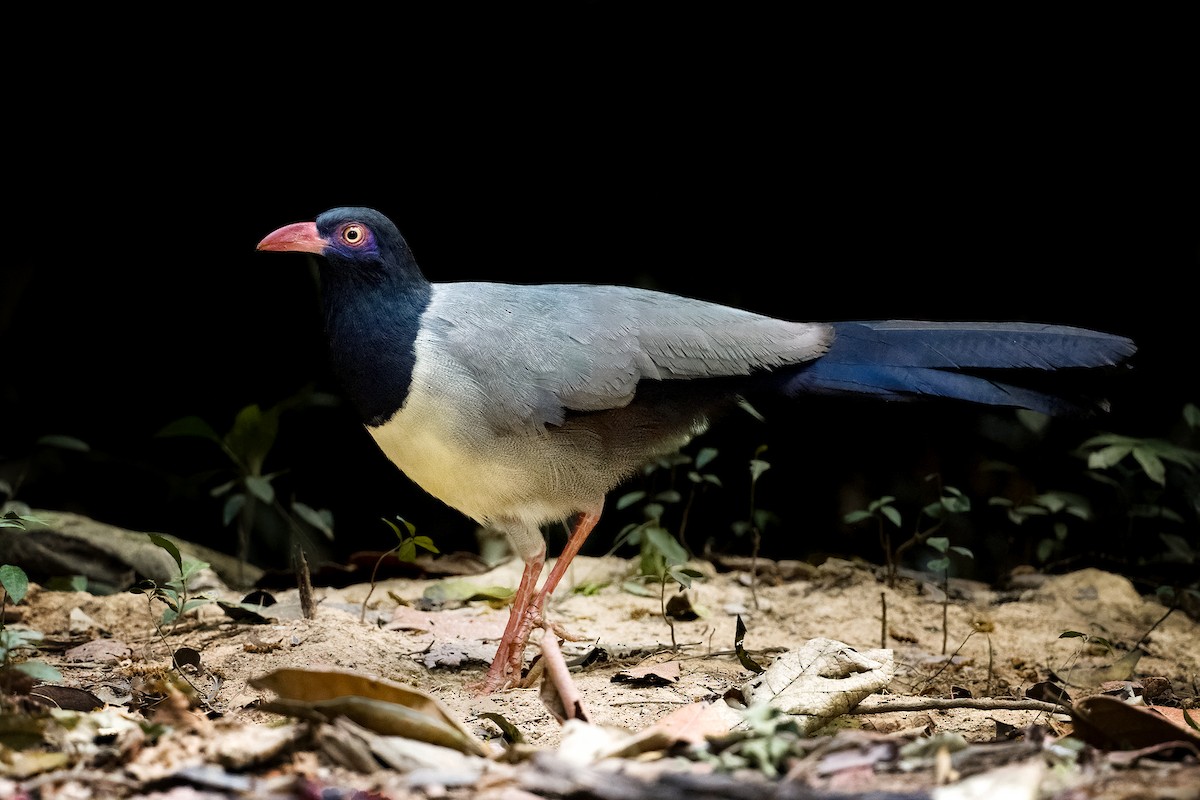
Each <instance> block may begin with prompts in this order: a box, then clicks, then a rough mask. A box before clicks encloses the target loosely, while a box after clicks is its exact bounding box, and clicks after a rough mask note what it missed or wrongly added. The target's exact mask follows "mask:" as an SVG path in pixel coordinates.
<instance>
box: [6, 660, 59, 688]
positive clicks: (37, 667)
mask: <svg viewBox="0 0 1200 800" xmlns="http://www.w3.org/2000/svg"><path fill="white" fill-rule="evenodd" d="M17 669H18V670H20V671H21V672H24V673H25V674H26V675H28V676H30V677H31V678H35V679H37V680H39V681H41V682H42V683H62V680H63V674H62V673H61V672H59V671H58V670H56V669H55V668H54V667H52V666H50V665H49V664H46V663H44V662H42V661H23V662H21V663H20V664H17Z"/></svg>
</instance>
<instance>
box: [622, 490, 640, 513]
mask: <svg viewBox="0 0 1200 800" xmlns="http://www.w3.org/2000/svg"><path fill="white" fill-rule="evenodd" d="M645 496H646V493H645V492H643V491H641V490H640V489H639V490H637V491H634V492H627V493H626V494H623V495H621V496H620V497H619V498H617V509H618V510H620V509H625V508H629V507H630V506H631V505H633V504H634V503H637V502H639V501H640V500H641V499H642V498H644V497H645Z"/></svg>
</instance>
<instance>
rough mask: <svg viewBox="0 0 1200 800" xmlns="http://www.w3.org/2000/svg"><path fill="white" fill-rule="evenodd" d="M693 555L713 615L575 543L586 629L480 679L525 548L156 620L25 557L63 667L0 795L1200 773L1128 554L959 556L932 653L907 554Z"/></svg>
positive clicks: (696, 785) (1175, 658)
mask: <svg viewBox="0 0 1200 800" xmlns="http://www.w3.org/2000/svg"><path fill="white" fill-rule="evenodd" d="M694 567H695V569H696V570H697V571H698V572H699V573H702V577H701V578H698V579H696V580H695V581H694V582H693V583H692V585H691V586H690V587H689V590H688V591H689V596H690V599H689V606H690V607H692V608H694V609H700V610H701V613H699V614H698V615H697V616H696V618H695V619H686V618H684V619H679V618H673V619H672V620H671V621H670V625H668V621H667V620H664V619H663V617H662V614H661V606H660V604H659V598H658V597H653V596H652V597H647V596H642V595H640V594H632V593H629V592H624V591H622V590H621V588H620V587H621V585H622V584H623V583H624V582H625V580H626V579H627V578H629V577H630V576H632V575H633V574H635V572H636V568H637V566H636V563H633V562H630V561H626V560H623V559H617V558H611V557H610V558H586V557H580V558H578V559H576V560H575V562H574V563H573V564H572V567H571V569H570V570H569V572H568V576H567V578H566V579H565V580H564V582H563V584H562V587H561V588H560V590H559V592H557V593H556V595H555V597H554V598H553V601H552V605H551V608H550V609H549V614H550V615H552V617H553V619H554V620H555V621H556V622H557V623H560V624H562V625H563V626H565V627H566V628H567V629H568V630H571V631H573V632H575V633H580V634H585V635H586V636H587V637H589V638H588V639H587V640H585V641H581V642H562V643H561V646H559V643H558V642H557V641H556V640H554V641H547V642H545V643H544V644H546V645H547V647H544V648H543V652H542V653H540V654H537V658H536V659H535V661H536V662H538V666H539V669H538V670H536V672H537V673H538V674H540V675H543V677H541V678H539V679H536V680H533V681H532V682H531V685H530V686H529V688H518V689H511V690H508V691H504V692H499V693H496V694H493V695H489V696H484V697H480V696H477V695H475V694H474V693H472V691H471V688H470V687H471V685H472V684H473V683H474V682H476V681H477V680H478V679H479V678H480V677H481V675H482V674H483V672H484V670H486V667H487V663H488V661H489V660H490V658H491V655H492V654H494V652H495V648H496V640H497V639H498V636H499V633H500V632H501V631H502V630H503V628H504V623H505V622H506V620H507V608H505V607H504V606H503V605H502V603H501V602H498V601H501V600H503V597H504V591H503V590H504V587H507V586H514V585H516V580H517V578H518V577H519V570H520V564H519V562H510V563H507V564H504V565H501V566H500V567H497V568H495V569H493V570H491V571H490V572H487V573H482V574H479V575H477V576H474V577H473V578H472V582H473V583H472V584H471V585H467V584H463V583H462V582H461V581H457V579H450V580H454V581H456V582H454V583H451V582H450V580H444V579H440V578H422V577H419V576H417V577H411V578H407V577H406V578H391V579H388V580H385V581H380V582H379V584H378V585H377V586H376V587H374V589H375V590H379V589H383V590H384V591H374V592H372V587H371V586H370V585H368V584H365V583H364V584H350V585H347V586H343V587H338V588H334V587H326V588H318V590H317V596H318V600H319V602H318V604H317V614H316V616H315V617H314V618H312V619H304V618H303V617H302V616H301V615H297V614H289V613H287V612H286V611H285V609H287V608H289V607H294V605H295V599H294V597H292V596H291V595H293V594H294V592H287V591H283V592H277V595H278V600H279V604H278V606H269V607H260V608H258V613H259V615H261V616H262V617H263V619H262V620H261V621H260V620H254V621H253V622H251V621H248V620H237V619H231V618H230V617H228V616H227V615H226V614H224V613H222V610H221V605H220V604H219V603H210V604H205V605H201V606H198V607H197V608H195V609H194V610H193V611H192V612H190V614H189V615H187V616H185V618H184V619H181V620H180V621H179V623H178V624H177V625H176V626H175V627H174V628H173V629H170V630H169V631H168V632H166V633H165V634H164V632H163V631H162V630H160V629H158V628H156V625H155V622H156V619H155V613H154V612H152V611H151V610H150V609H148V607H147V603H146V598H145V597H144V596H140V595H134V594H131V593H119V594H112V595H104V596H94V595H91V594H88V593H85V592H54V591H48V590H45V589H43V588H41V587H39V586H36V585H33V586H31V587H30V590H29V593H28V596H27V597H26V598H25V599H24V601H23V603H22V606H21V607H22V609H23V612H24V613H23V615H22V617H21V621H20V623H19V624H20V625H21V626H24V627H25V628H28V629H29V630H31V631H38V632H40V633H42V634H43V635H44V639H43V640H42V642H41V644H40V646H39V649H38V651H37V653H36V655H37V658H39V659H40V660H42V661H44V662H47V663H48V664H50V665H52V666H53V667H55V668H57V669H58V670H59V671H60V672H61V674H62V675H63V679H62V681H60V682H56V684H54V685H42V686H41V687H38V686H36V685H34V686H27V687H25V688H24V689H23V690H22V689H21V688H19V687H9V688H6V690H5V692H6V693H5V696H4V698H3V710H4V714H3V717H2V720H3V721H2V722H0V796H4V797H9V796H11V797H14V798H25V797H28V798H40V797H58V796H62V797H85V798H86V797H97V798H99V797H105V798H108V797H112V798H124V797H142V796H152V795H153V794H154V793H155V792H164V791H169V790H176V791H181V792H190V793H191V794H190V795H189V794H180V795H179V796H203V797H278V798H292V797H296V798H299V797H309V796H314V795H317V794H320V793H322V792H324V793H325V795H324V796H329V797H352V796H356V795H355V794H354V793H355V792H358V793H360V794H359V795H357V796H359V797H395V798H402V797H430V796H439V797H447V796H448V797H456V796H457V797H495V798H506V797H513V796H522V797H529V796H532V797H563V796H567V795H570V796H573V797H578V798H588V797H595V798H608V797H614V798H615V797H620V798H622V800H634V799H635V798H640V797H646V798H650V797H654V798H673V797H680V798H682V797H686V796H693V795H694V794H695V793H697V792H702V793H704V794H705V795H706V796H709V797H713V798H721V797H729V798H737V797H746V796H752V794H751V793H752V792H757V794H758V796H779V797H784V796H801V795H802V794H803V793H804V792H809V793H810V795H811V796H817V797H819V796H822V793H829V794H834V795H837V794H841V795H842V796H844V795H845V794H846V793H855V792H857V793H867V792H876V793H880V796H883V793H888V792H890V793H893V796H896V797H900V796H903V797H913V798H916V797H930V798H937V800H955V798H968V797H979V796H989V795H988V787H989V786H1004V787H1006V788H1005V791H1007V792H1008V794H1007V795H1006V796H1010V797H1016V798H1023V797H1029V798H1046V797H1052V798H1058V797H1061V798H1068V797H1070V798H1072V800H1073V799H1074V798H1092V797H1094V798H1105V799H1106V800H1107V799H1108V798H1134V797H1141V796H1145V795H1144V794H1138V792H1139V791H1144V788H1145V785H1146V783H1147V782H1148V781H1152V782H1153V785H1154V787H1155V791H1156V792H1157V793H1158V794H1156V795H1155V796H1159V797H1169V798H1196V797H1198V796H1200V795H1198V794H1197V793H1196V789H1195V787H1196V786H1198V785H1200V732H1197V730H1196V729H1195V719H1196V717H1197V712H1196V711H1195V708H1194V702H1195V696H1196V692H1197V680H1198V678H1197V676H1198V675H1200V649H1198V648H1196V646H1195V642H1197V641H1200V626H1198V625H1197V623H1196V621H1195V620H1193V619H1189V618H1188V617H1187V616H1186V615H1184V614H1182V613H1176V614H1172V615H1169V616H1168V617H1167V618H1166V619H1161V618H1162V617H1163V607H1162V606H1161V605H1159V604H1158V603H1156V602H1155V601H1154V599H1153V598H1143V597H1141V596H1139V595H1138V593H1137V592H1136V590H1135V589H1134V588H1133V586H1132V584H1130V582H1129V581H1128V580H1126V579H1124V578H1122V577H1120V576H1116V575H1112V574H1109V573H1104V572H1100V571H1096V570H1083V571H1080V572H1076V573H1070V574H1067V575H1061V576H1046V577H1045V578H1044V579H1042V580H1041V581H1039V582H1037V583H1036V584H1034V585H1028V584H1026V585H1024V586H1023V588H1020V589H1013V590H1011V591H1004V590H999V589H993V588H989V587H982V586H975V585H969V584H964V585H963V586H960V587H958V592H957V593H956V594H955V599H954V600H952V601H951V603H950V605H949V607H948V608H947V609H946V610H947V621H948V625H949V628H948V630H947V631H945V634H946V638H947V639H948V642H949V652H944V651H943V650H942V646H941V645H942V640H943V630H942V618H943V617H942V602H941V601H942V599H943V595H942V594H941V592H939V591H934V589H935V588H936V586H935V584H933V583H925V582H924V581H923V580H922V578H921V576H919V575H911V576H907V578H906V580H903V581H901V582H900V583H899V584H898V585H897V586H896V588H894V589H893V588H888V587H886V586H885V584H884V582H883V581H882V577H883V576H882V574H881V573H880V571H879V570H878V569H877V568H874V567H872V566H870V565H862V564H852V563H848V562H841V561H836V560H831V561H828V562H826V563H825V564H822V565H820V566H819V567H812V568H806V569H804V570H790V569H786V568H783V567H781V568H779V569H777V570H775V571H774V574H776V575H778V576H786V577H776V578H773V579H772V578H770V577H769V576H770V574H771V573H769V572H767V573H762V572H760V574H759V577H760V580H758V581H757V582H756V585H754V586H753V587H752V588H751V587H748V586H747V585H746V584H747V582H746V580H745V573H743V572H739V571H737V570H733V571H717V570H716V569H715V568H714V567H713V565H711V564H705V563H698V564H695V565H694ZM763 574H767V575H768V578H767V579H766V580H761V578H762V575H763ZM473 586H474V587H482V591H480V590H477V588H472V587H473ZM572 586H579V587H588V590H587V591H581V592H579V593H572V592H571V591H570V589H571V587H572ZM595 587H603V588H600V589H596V588H595ZM222 595H223V596H221V597H219V598H218V599H219V600H221V601H226V602H229V603H237V602H239V598H240V595H239V594H238V593H237V592H233V591H228V592H227V595H226V593H225V592H222ZM368 598H370V603H369V607H368V609H366V610H367V611H368V612H369V613H368V615H363V613H362V612H363V611H364V609H363V603H364V601H366V600H367V599H368ZM882 602H886V608H887V612H886V613H887V620H888V630H887V631H886V632H885V631H884V630H882V628H881V603H882ZM161 610H162V609H161V608H159V609H157V612H161ZM80 615H85V616H86V618H87V619H88V620H91V623H90V624H89V625H87V626H80V625H79V624H78V620H79V619H80ZM73 618H74V619H75V620H76V623H75V625H74V628H73V627H72V619H73ZM1160 619H1161V622H1160V624H1158V625H1157V626H1155V627H1154V628H1153V630H1152V631H1151V632H1150V634H1149V635H1146V634H1147V630H1148V629H1150V628H1151V626H1152V625H1154V623H1155V622H1156V621H1159V620H1160ZM1064 632H1070V633H1071V634H1072V635H1064ZM1076 634H1077V635H1076ZM673 641H674V642H675V643H676V646H675V647H674V648H673V647H672V646H671V643H672V642H673ZM263 642H271V643H272V646H271V647H264V646H263ZM448 643H451V644H452V647H450V648H449V649H452V650H454V651H455V652H456V653H458V655H457V656H456V657H454V658H450V657H441V656H439V655H437V654H438V653H440V652H442V651H440V650H439V648H442V649H443V650H445V651H446V652H449V650H447V649H446V648H447V646H448ZM184 648H188V649H189V651H190V652H192V653H194V654H195V655H193V656H192V657H191V658H188V659H185V660H183V661H182V662H181V660H180V659H179V657H178V656H177V655H176V654H178V653H180V652H182V651H183V650H184ZM536 649H537V648H535V647H533V646H531V648H530V653H529V655H530V656H534V651H535V650H536ZM431 653H432V654H435V657H433V658H431V657H430V654H431ZM548 656H551V657H552V658H551V661H550V663H549V665H548V666H545V665H544V664H543V662H546V659H547V657H548ZM760 665H761V666H760ZM542 666H545V670H544V671H542V670H541V667H542ZM751 666H753V667H758V668H759V669H762V670H765V671H763V672H762V673H761V674H758V673H756V671H755V670H754V669H752V668H751ZM545 676H554V677H545ZM564 676H565V677H564ZM547 686H548V687H549V688H548V689H547V688H545V687H547ZM1039 698H1049V699H1039ZM564 700H565V701H566V703H567V705H570V706H572V708H573V709H574V712H572V708H563V707H562V703H563V702H564ZM548 703H549V704H548ZM554 704H559V705H558V707H557V710H556V708H555V707H553V706H554ZM1189 705H1190V706H1191V707H1190V709H1189ZM339 792H340V794H339ZM789 792H790V794H789ZM513 793H516V794H513ZM163 796H166V795H163Z"/></svg>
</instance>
